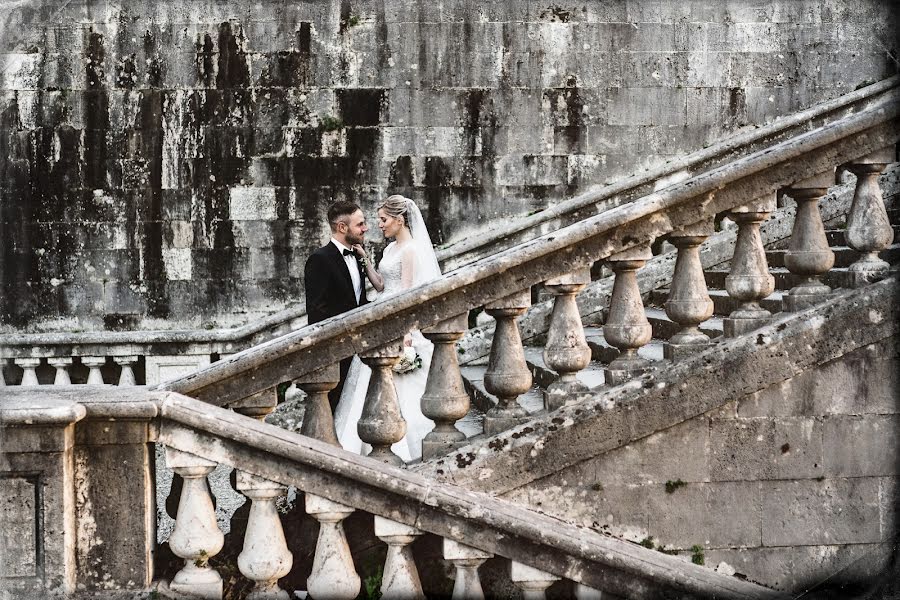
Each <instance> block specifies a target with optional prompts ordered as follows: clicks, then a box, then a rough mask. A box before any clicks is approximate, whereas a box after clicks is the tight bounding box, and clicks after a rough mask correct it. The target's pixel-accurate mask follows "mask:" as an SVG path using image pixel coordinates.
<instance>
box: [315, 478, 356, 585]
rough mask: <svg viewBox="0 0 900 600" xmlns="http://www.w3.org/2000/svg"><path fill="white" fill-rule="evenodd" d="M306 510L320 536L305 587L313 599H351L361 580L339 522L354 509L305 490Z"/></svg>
mask: <svg viewBox="0 0 900 600" xmlns="http://www.w3.org/2000/svg"><path fill="white" fill-rule="evenodd" d="M306 512H307V513H309V514H310V515H312V516H313V517H314V518H315V519H316V520H317V521H318V522H319V539H318V541H317V542H316V554H315V557H314V558H313V566H312V572H311V573H310V575H309V578H308V579H307V580H306V589H307V591H308V592H309V595H310V596H311V597H312V598H313V600H322V599H328V600H353V599H354V598H356V596H357V595H358V594H359V589H360V583H361V582H360V579H359V575H358V574H357V573H356V568H355V567H354V566H353V556H352V555H351V554H350V547H349V546H348V545H347V536H346V535H344V528H343V526H342V525H341V521H343V520H344V519H345V518H347V517H349V516H350V515H351V514H353V509H352V508H350V507H348V506H344V505H343V504H338V503H337V502H332V501H331V500H328V499H326V498H322V497H320V496H315V495H313V494H310V493H308V492H307V494H306Z"/></svg>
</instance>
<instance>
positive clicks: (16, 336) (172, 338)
mask: <svg viewBox="0 0 900 600" xmlns="http://www.w3.org/2000/svg"><path fill="white" fill-rule="evenodd" d="M898 85H900V76H893V77H890V78H888V79H885V80H883V81H880V82H877V83H874V84H872V85H869V86H866V87H864V88H861V89H859V90H855V91H853V92H850V93H848V94H844V95H842V96H839V97H837V98H835V99H833V100H828V101H825V102H821V103H819V104H816V105H815V106H813V107H811V108H808V109H806V110H802V111H799V112H796V113H793V114H791V115H789V116H786V117H783V118H780V119H776V120H775V121H773V122H772V123H769V124H767V125H764V126H762V127H758V128H757V127H754V128H751V129H747V130H745V131H742V132H738V133H737V134H735V135H732V136H729V137H728V138H726V139H724V140H722V141H720V142H717V143H715V144H712V145H711V146H709V147H707V148H703V149H701V150H698V151H695V152H692V153H690V154H688V155H686V156H684V157H682V158H678V159H674V160H672V161H671V162H668V163H666V164H664V165H660V166H658V167H655V168H652V169H649V170H647V171H645V172H644V173H640V174H636V175H632V176H630V177H626V178H624V179H622V180H620V181H618V182H616V183H614V184H611V185H607V186H602V187H599V188H595V189H592V190H590V191H588V192H585V193H583V194H579V195H577V196H575V197H573V198H571V199H569V200H566V201H564V202H560V203H558V204H555V205H554V206H551V207H549V208H547V209H545V210H543V211H541V212H539V213H536V214H534V215H530V216H527V217H523V218H521V219H517V220H515V221H513V222H510V223H508V224H507V225H505V226H503V227H500V228H495V229H491V230H490V231H488V232H487V233H486V234H484V235H481V236H469V237H467V238H466V239H464V240H461V241H459V242H457V243H455V244H452V245H450V246H447V247H446V248H442V249H438V250H437V251H436V253H437V257H438V260H439V261H440V263H441V265H442V267H443V268H444V270H445V271H453V270H456V269H458V268H461V267H463V266H465V265H468V264H471V263H472V262H474V261H476V260H478V259H479V258H482V257H484V256H490V255H492V254H495V253H496V252H497V251H498V248H502V249H507V248H509V247H511V245H514V244H516V243H519V242H522V241H525V240H527V239H531V238H535V237H537V236H538V235H540V234H543V233H546V232H547V231H549V230H553V229H558V228H560V227H562V226H564V225H568V224H570V223H573V222H576V221H578V220H581V219H583V218H585V217H586V216H590V215H594V214H597V213H598V212H602V211H604V210H607V209H610V208H614V207H616V206H619V205H621V204H623V203H625V202H631V201H635V200H637V199H639V198H640V197H642V196H644V195H645V194H647V193H650V192H651V191H654V188H659V187H661V186H663V185H665V184H667V182H668V181H674V180H676V179H684V178H686V177H689V176H691V175H693V174H696V173H697V171H699V170H702V169H704V168H710V167H713V166H720V164H721V162H722V161H726V160H731V159H732V157H734V156H736V155H741V154H745V153H747V152H748V151H755V150H759V149H760V148H758V147H757V146H760V145H763V144H766V143H769V144H771V143H772V142H773V141H778V140H783V139H786V138H787V137H789V136H791V135H795V134H796V133H798V132H800V131H805V130H807V129H809V128H810V127H811V126H814V125H817V124H821V123H826V122H828V121H829V120H833V119H835V118H838V117H840V115H841V113H852V112H855V111H859V110H862V109H863V108H865V107H866V105H867V104H868V103H870V102H872V101H873V100H877V99H878V97H879V96H880V95H882V94H884V93H886V92H889V91H891V90H893V89H894V88H896V87H897V86H898ZM691 171H693V173H692V172H691ZM305 316H306V308H305V306H295V307H291V308H287V309H284V310H281V311H278V312H276V313H273V314H272V315H269V316H267V317H265V318H263V319H258V320H255V321H253V322H252V323H248V324H246V325H243V326H240V327H235V328H230V329H211V330H204V329H183V330H157V331H121V332H115V331H112V332H107V331H96V332H87V333H11V334H0V347H2V346H4V345H6V346H71V345H77V344H81V345H123V344H138V345H142V344H161V343H164V344H203V343H226V344H227V343H238V342H244V341H247V340H249V339H251V338H253V336H256V335H260V334H263V333H264V332H266V331H268V330H272V329H278V328H280V327H284V326H285V324H287V323H289V322H290V321H293V320H295V319H301V318H303V317H305ZM120 353H121V354H133V352H131V351H130V350H129V351H122V352H120ZM107 354H109V353H107ZM0 356H2V355H0Z"/></svg>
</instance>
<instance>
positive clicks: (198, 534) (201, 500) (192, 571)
mask: <svg viewBox="0 0 900 600" xmlns="http://www.w3.org/2000/svg"><path fill="white" fill-rule="evenodd" d="M166 464H167V465H168V466H169V468H170V469H172V470H173V471H175V473H177V474H178V475H180V476H181V477H182V479H183V480H184V483H183V485H182V488H181V498H180V499H179V502H178V515H177V516H176V517H175V528H174V529H173V530H172V535H171V536H169V548H171V550H172V552H174V553H175V556H178V557H179V558H182V559H184V568H183V569H181V570H180V571H179V572H178V573H177V574H176V575H175V577H174V578H173V579H172V583H170V584H169V587H170V588H171V589H172V591H173V592H175V593H176V594H184V595H186V596H192V597H197V598H203V599H204V600H221V598H222V577H221V576H220V575H219V574H218V573H217V572H216V571H215V570H214V569H213V568H211V567H210V566H209V564H208V562H209V559H210V558H212V557H213V556H215V555H216V554H218V553H219V551H220V550H221V549H222V546H223V545H224V543H225V536H224V535H223V534H222V532H221V531H220V530H219V526H218V524H217V523H216V511H215V508H213V503H212V499H211V498H210V496H209V488H208V486H207V485H206V476H207V475H208V474H209V473H210V472H211V471H212V470H213V469H215V468H216V463H214V462H212V461H210V460H206V459H205V458H201V457H199V456H196V455H194V454H189V453H187V452H181V451H179V450H173V449H171V448H166Z"/></svg>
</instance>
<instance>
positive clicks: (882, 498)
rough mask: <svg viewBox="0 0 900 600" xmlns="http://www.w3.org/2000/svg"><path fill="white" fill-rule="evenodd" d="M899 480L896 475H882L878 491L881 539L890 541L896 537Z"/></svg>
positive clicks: (899, 503) (899, 504)
mask: <svg viewBox="0 0 900 600" xmlns="http://www.w3.org/2000/svg"><path fill="white" fill-rule="evenodd" d="M898 501H900V481H898V479H897V477H882V478H881V482H880V487H879V491H878V502H879V505H880V511H881V539H882V541H884V542H890V541H892V540H896V539H897V533H898V531H897V523H898V514H897V510H898V508H897V507H898V506H900V502H898Z"/></svg>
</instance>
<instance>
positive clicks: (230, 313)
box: [0, 0, 897, 329]
mask: <svg viewBox="0 0 900 600" xmlns="http://www.w3.org/2000/svg"><path fill="white" fill-rule="evenodd" d="M0 22H2V26H0V35H2V36H3V37H2V47H0V53H3V57H2V58H3V64H4V66H3V70H2V73H0V173H2V175H0V226H2V234H0V240H2V243H0V290H2V297H0V324H2V325H5V326H7V327H10V328H22V327H28V326H30V327H32V328H38V329H40V328H43V329H46V328H59V329H76V328H77V329H82V328H102V327H106V328H123V327H124V328H147V327H172V326H179V325H187V326H195V327H196V326H200V327H202V326H213V325H214V324H219V325H230V324H234V323H236V322H243V321H247V320H250V319H252V318H254V317H256V316H259V315H260V314H262V313H268V312H271V311H274V310H277V309H279V308H283V307H284V306H286V305H288V304H290V303H292V302H296V301H299V300H300V299H301V297H302V288H303V285H302V268H303V262H304V260H305V258H306V256H307V255H308V254H309V252H310V251H311V249H313V248H314V247H316V246H317V245H319V244H321V243H322V242H324V241H325V240H326V239H327V231H326V227H325V224H324V223H323V220H324V217H323V213H324V207H325V206H326V205H327V204H328V203H330V202H331V201H333V200H335V199H339V198H349V199H353V200H357V201H359V202H361V204H362V205H363V206H364V207H365V208H366V209H367V210H368V211H370V212H371V211H372V208H373V206H374V204H375V202H376V201H377V199H378V198H380V197H383V196H384V195H385V194H386V193H388V192H401V193H405V194H407V195H410V196H412V197H413V198H415V199H416V200H417V201H418V202H419V203H420V205H421V206H422V208H423V212H424V213H425V214H426V218H427V222H428V224H429V227H430V229H431V232H432V235H433V238H434V239H435V240H437V241H448V240H452V239H458V238H460V237H463V236H465V235H469V234H471V233H472V232H473V231H475V230H478V229H480V228H484V227H490V225H491V224H492V223H494V222H497V220H498V219H502V218H506V217H509V216H513V215H522V214H527V213H529V212H531V211H533V210H538V209H540V208H542V207H545V206H547V205H548V204H551V203H553V202H554V201H555V200H557V199H560V198H563V197H566V196H569V195H571V194H574V193H577V192H578V191H580V190H583V189H585V188H586V187H587V186H590V185H593V184H598V183H603V182H608V181H612V180H615V179H616V178H618V177H620V176H622V175H623V174H628V173H631V172H634V171H635V170H639V169H641V168H644V167H646V166H648V165H651V164H655V163H659V162H661V161H665V160H667V158H669V157H672V156H677V155H680V154H682V153H684V152H687V151H690V150H694V149H697V148H701V147H703V146H705V145H707V144H709V143H711V142H712V141H713V140H715V139H717V138H719V137H720V136H721V135H722V134H723V133H726V132H728V131H731V130H733V129H735V128H737V127H740V126H743V125H752V124H760V123H763V122H765V121H766V120H769V119H771V118H773V117H775V116H777V115H783V114H787V113H790V112H793V111H795V110H797V109H799V108H802V107H807V106H810V105H812V104H815V103H816V102H818V101H820V100H823V99H826V98H831V97H834V96H837V95H839V94H841V93H844V92H847V91H850V90H852V89H854V88H855V87H857V86H859V85H861V84H863V83H865V82H872V81H875V80H879V79H882V78H884V77H886V76H888V75H890V74H892V73H894V72H895V71H896V64H895V61H894V60H893V59H892V58H891V57H892V56H894V57H896V56H897V50H896V44H895V40H896V37H897V36H896V31H897V16H896V11H894V10H892V8H891V3H890V2H887V1H886V0H885V1H881V0H864V1H850V0H828V1H821V0H769V1H762V2H756V3H753V5H752V6H745V5H744V3H740V2H718V1H712V0H690V1H677V2H676V1H674V0H672V1H658V0H610V1H606V0H604V1H603V2H599V1H598V2H569V1H566V2H536V1H532V0H516V1H511V2H475V1H470V2H450V1H434V2H426V1H421V2H413V1H411V0H390V1H386V2H373V1H368V0H365V1H363V0H360V1H357V2H353V1H351V0H341V1H340V2H338V1H331V2H326V1H324V0H305V1H297V2H294V1H290V2H288V1H284V0H253V1H248V0H243V1H237V0H235V1H230V2H226V1H221V0H216V1H210V0H207V1H203V2H200V1H194V0H189V1H174V0H161V1H152V2H151V1H148V0H144V1H136V0H122V1H118V2H113V1H106V2H104V1H99V0H98V1H92V0H75V1H74V2H67V3H62V4H60V3H57V2H52V1H50V0H31V1H29V0H23V1H20V2H14V3H7V4H6V5H4V8H3V11H2V12H0ZM372 224H373V225H374V219H372ZM371 238H373V240H374V239H375V238H380V235H379V234H377V232H375V233H374V235H372V236H371ZM376 241H377V240H376Z"/></svg>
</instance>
